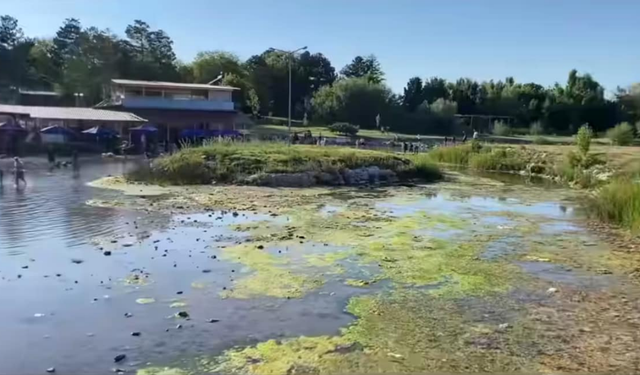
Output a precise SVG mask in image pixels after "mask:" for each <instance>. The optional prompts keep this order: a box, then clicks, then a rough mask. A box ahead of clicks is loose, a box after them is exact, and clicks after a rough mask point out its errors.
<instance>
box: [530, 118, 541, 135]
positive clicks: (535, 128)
mask: <svg viewBox="0 0 640 375" xmlns="http://www.w3.org/2000/svg"><path fill="white" fill-rule="evenodd" d="M529 134H531V135H542V134H544V126H542V123H541V122H540V121H536V122H532V123H531V125H530V126H529Z"/></svg>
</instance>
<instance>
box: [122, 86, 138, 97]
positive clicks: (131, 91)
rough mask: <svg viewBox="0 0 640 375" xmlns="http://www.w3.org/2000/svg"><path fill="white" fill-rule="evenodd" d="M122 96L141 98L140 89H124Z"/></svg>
mask: <svg viewBox="0 0 640 375" xmlns="http://www.w3.org/2000/svg"><path fill="white" fill-rule="evenodd" d="M124 96H125V97H127V96H142V89H141V88H138V87H126V88H125V89H124Z"/></svg>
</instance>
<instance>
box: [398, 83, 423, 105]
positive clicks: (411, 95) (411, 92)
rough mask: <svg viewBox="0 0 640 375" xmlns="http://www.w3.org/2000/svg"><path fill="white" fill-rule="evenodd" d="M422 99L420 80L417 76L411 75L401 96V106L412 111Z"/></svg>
mask: <svg viewBox="0 0 640 375" xmlns="http://www.w3.org/2000/svg"><path fill="white" fill-rule="evenodd" d="M423 101H424V97H423V95H422V80H421V79H420V78H419V77H413V78H411V79H409V82H407V87H405V88H404V95H403V96H402V106H403V107H404V108H405V109H406V110H407V111H409V112H413V111H415V110H416V108H417V107H418V106H419V105H420V104H421V103H422V102H423Z"/></svg>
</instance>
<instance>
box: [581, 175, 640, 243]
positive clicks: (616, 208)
mask: <svg viewBox="0 0 640 375" xmlns="http://www.w3.org/2000/svg"><path fill="white" fill-rule="evenodd" d="M587 207H588V209H589V212H590V213H591V214H592V215H594V216H595V217H597V218H598V219H600V220H602V221H605V222H610V223H613V224H616V225H620V226H622V227H624V228H627V229H630V230H632V231H634V232H637V231H638V230H640V184H638V183H637V182H636V181H634V180H633V179H631V178H627V177H625V178H619V179H615V180H614V181H612V182H611V183H610V184H608V185H606V186H604V187H602V188H600V189H599V190H598V191H597V192H596V195H595V197H593V198H591V199H590V200H589V204H588V205H587Z"/></svg>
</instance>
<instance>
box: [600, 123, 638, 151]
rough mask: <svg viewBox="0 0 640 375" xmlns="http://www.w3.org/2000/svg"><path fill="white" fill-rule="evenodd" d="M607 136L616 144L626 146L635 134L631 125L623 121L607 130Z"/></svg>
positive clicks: (631, 141)
mask: <svg viewBox="0 0 640 375" xmlns="http://www.w3.org/2000/svg"><path fill="white" fill-rule="evenodd" d="M607 138H609V139H610V140H611V143H613V144H614V145H617V146H628V145H630V144H631V143H633V139H634V138H635V134H634V133H633V127H632V126H631V125H630V124H629V123H628V122H623V123H621V124H618V125H616V126H614V127H613V128H611V129H609V130H607Z"/></svg>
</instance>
